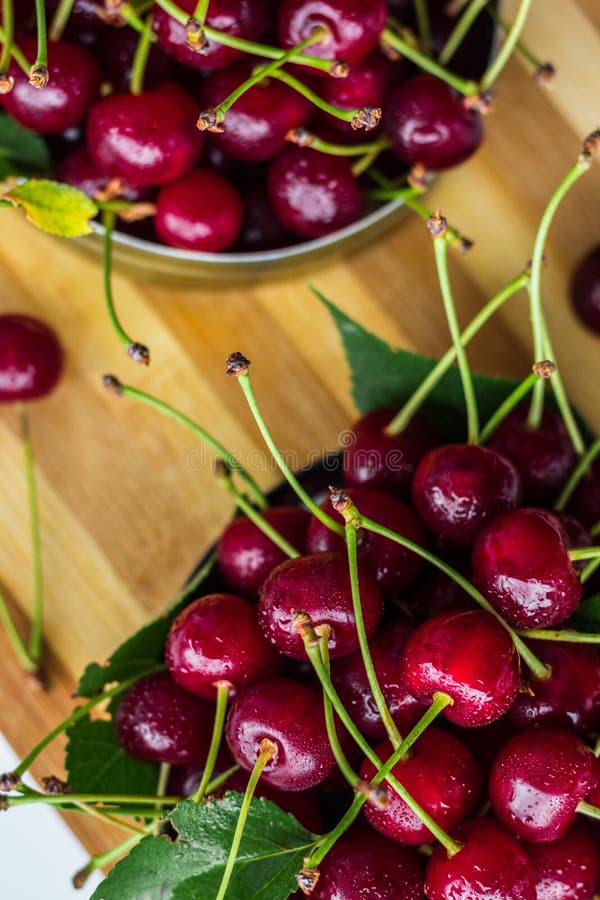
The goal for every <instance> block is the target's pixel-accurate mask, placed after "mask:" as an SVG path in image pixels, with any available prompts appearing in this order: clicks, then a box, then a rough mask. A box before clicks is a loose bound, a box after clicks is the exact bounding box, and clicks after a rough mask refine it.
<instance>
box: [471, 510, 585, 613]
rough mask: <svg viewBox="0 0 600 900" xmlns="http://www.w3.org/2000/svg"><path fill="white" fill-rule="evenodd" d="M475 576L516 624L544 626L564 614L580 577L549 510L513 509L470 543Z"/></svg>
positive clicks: (572, 607) (576, 595)
mask: <svg viewBox="0 0 600 900" xmlns="http://www.w3.org/2000/svg"><path fill="white" fill-rule="evenodd" d="M472 563H473V580H474V583H475V584H476V585H477V587H478V588H479V590H480V591H481V592H482V593H483V594H484V595H485V596H486V597H487V599H488V600H489V601H490V603H492V604H493V605H494V607H495V608H496V609H497V610H498V612H500V613H501V614H502V616H503V617H504V618H505V619H506V620H507V621H508V622H509V623H510V624H511V625H513V626H514V627H515V628H545V627H547V626H550V625H556V624H558V623H559V622H562V621H564V620H565V619H566V618H568V617H569V616H570V615H571V613H573V612H574V611H575V609H576V608H577V604H578V603H579V600H580V597H581V582H580V580H579V577H578V575H577V571H576V570H575V568H574V567H573V564H572V563H571V561H570V560H569V557H568V554H567V550H566V548H565V533H564V530H563V528H562V526H561V525H560V522H559V521H558V519H556V517H555V516H553V515H552V514H551V513H547V512H545V511H544V510H537V509H517V510H513V511H512V512H508V513H505V514H504V515H502V516H498V518H497V519H494V521H493V522H490V524H489V525H487V526H486V528H485V529H484V530H483V531H482V532H481V534H480V535H479V537H478V538H477V540H476V542H475V545H474V547H473V557H472Z"/></svg>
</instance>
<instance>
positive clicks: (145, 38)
mask: <svg viewBox="0 0 600 900" xmlns="http://www.w3.org/2000/svg"><path fill="white" fill-rule="evenodd" d="M151 47H152V15H151V14H150V15H149V16H147V17H146V21H145V22H144V30H143V31H142V33H141V35H140V37H139V40H138V42H137V47H136V48H135V54H134V57H133V64H132V66H131V76H130V81H129V86H130V89H131V93H132V94H141V93H143V90H144V75H145V73H146V66H147V64H148V56H149V54H150V48H151Z"/></svg>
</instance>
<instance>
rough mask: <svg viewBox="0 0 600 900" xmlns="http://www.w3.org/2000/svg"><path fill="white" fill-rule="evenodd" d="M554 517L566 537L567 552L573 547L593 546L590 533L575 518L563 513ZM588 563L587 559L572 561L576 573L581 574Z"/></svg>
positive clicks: (593, 542)
mask: <svg viewBox="0 0 600 900" xmlns="http://www.w3.org/2000/svg"><path fill="white" fill-rule="evenodd" d="M554 515H556V518H557V519H558V521H559V522H560V524H561V526H562V528H563V531H564V533H565V535H566V540H565V547H567V548H568V549H569V550H570V549H571V548H573V547H593V546H594V545H595V543H596V542H595V541H594V538H593V537H592V535H591V534H590V532H589V531H588V530H587V528H586V527H585V526H584V525H582V523H581V522H580V521H579V519H576V518H575V516H572V515H571V514H570V513H564V512H557V513H555V514H554ZM588 562H589V559H577V560H573V566H574V567H575V568H576V569H577V571H578V572H581V571H582V570H583V569H585V567H586V566H587V564H588Z"/></svg>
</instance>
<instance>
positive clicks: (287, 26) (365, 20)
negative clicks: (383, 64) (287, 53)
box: [278, 0, 387, 72]
mask: <svg viewBox="0 0 600 900" xmlns="http://www.w3.org/2000/svg"><path fill="white" fill-rule="evenodd" d="M386 18H387V10H386V5H385V2H384V0H283V3H282V4H281V6H280V8H279V17H278V28H279V40H280V42H281V46H282V47H285V48H288V47H294V46H295V45H296V44H299V43H300V42H301V41H304V40H306V38H308V37H310V35H311V34H312V33H313V31H314V30H315V29H316V28H325V29H326V31H327V36H326V37H325V38H324V39H323V40H321V41H319V42H318V43H316V44H313V45H311V46H310V47H308V49H306V50H304V51H303V52H304V53H305V54H308V55H309V56H317V57H318V58H319V59H330V60H341V61H343V62H346V63H348V65H349V66H350V67H352V66H355V65H356V64H357V63H359V62H360V61H361V60H363V59H365V58H366V57H367V56H368V55H369V53H370V52H371V50H374V49H375V47H376V46H377V44H378V42H379V38H380V37H381V32H382V31H383V29H384V28H385V23H386ZM315 72H316V70H315Z"/></svg>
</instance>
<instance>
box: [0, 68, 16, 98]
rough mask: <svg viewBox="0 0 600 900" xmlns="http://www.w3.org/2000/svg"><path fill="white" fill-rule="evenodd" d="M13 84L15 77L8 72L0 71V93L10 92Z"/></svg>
mask: <svg viewBox="0 0 600 900" xmlns="http://www.w3.org/2000/svg"><path fill="white" fill-rule="evenodd" d="M14 86H15V79H14V78H13V77H12V75H9V74H8V72H2V73H0V94H10V92H11V91H12V89H13V88H14Z"/></svg>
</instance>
